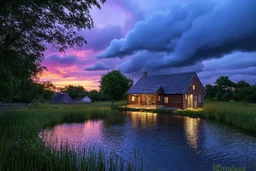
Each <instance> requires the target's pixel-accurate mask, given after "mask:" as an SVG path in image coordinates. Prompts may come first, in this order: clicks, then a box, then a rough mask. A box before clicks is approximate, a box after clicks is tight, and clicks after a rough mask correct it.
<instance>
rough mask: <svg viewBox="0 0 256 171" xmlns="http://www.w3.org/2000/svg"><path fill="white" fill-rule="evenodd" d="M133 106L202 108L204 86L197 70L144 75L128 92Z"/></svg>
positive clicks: (130, 104) (130, 103) (129, 102)
mask: <svg viewBox="0 0 256 171" xmlns="http://www.w3.org/2000/svg"><path fill="white" fill-rule="evenodd" d="M126 94H127V95H128V97H127V105H128V107H131V108H150V109H157V108H176V109H186V108H194V109H197V108H201V107H203V104H204V96H205V91H204V86H203V85H202V83H201V81H200V79H199V78H198V76H197V74H196V73H195V72H191V73H174V74H169V75H147V72H144V75H143V76H142V77H141V78H140V79H139V81H138V82H137V83H136V84H135V85H134V86H133V87H132V88H131V89H130V90H129V91H128V92H127V93H126Z"/></svg>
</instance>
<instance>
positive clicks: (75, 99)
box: [73, 97, 83, 103]
mask: <svg viewBox="0 0 256 171" xmlns="http://www.w3.org/2000/svg"><path fill="white" fill-rule="evenodd" d="M82 100H83V98H81V97H77V98H74V99H73V102H74V103H81V101H82Z"/></svg>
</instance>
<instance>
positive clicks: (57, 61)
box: [43, 54, 78, 67]
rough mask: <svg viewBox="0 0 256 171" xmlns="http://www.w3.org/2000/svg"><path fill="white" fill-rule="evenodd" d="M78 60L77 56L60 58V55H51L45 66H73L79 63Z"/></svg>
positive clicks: (45, 61)
mask: <svg viewBox="0 0 256 171" xmlns="http://www.w3.org/2000/svg"><path fill="white" fill-rule="evenodd" d="M77 60H78V58H77V57H76V56H64V57H60V56H58V55H56V54H55V55H51V56H49V57H47V58H46V59H45V60H44V63H43V64H44V65H46V66H63V67H65V66H72V65H74V64H75V63H76V62H77Z"/></svg>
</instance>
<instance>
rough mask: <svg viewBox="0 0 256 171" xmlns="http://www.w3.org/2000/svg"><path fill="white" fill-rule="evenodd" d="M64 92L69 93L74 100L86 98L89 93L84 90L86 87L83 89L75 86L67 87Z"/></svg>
mask: <svg viewBox="0 0 256 171" xmlns="http://www.w3.org/2000/svg"><path fill="white" fill-rule="evenodd" d="M62 91H63V92H66V93H68V95H69V96H70V97H71V98H72V99H74V98H78V97H84V96H86V94H87V93H88V92H87V91H86V90H85V89H84V87H82V86H73V85H69V86H66V87H65V88H64V89H63V90H62Z"/></svg>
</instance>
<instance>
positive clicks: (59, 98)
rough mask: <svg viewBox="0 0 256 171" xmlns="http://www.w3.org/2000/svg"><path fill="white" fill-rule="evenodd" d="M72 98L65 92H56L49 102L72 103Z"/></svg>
mask: <svg viewBox="0 0 256 171" xmlns="http://www.w3.org/2000/svg"><path fill="white" fill-rule="evenodd" d="M72 102H73V100H72V99H71V98H70V97H69V95H68V94H67V93H56V94H55V96H54V97H53V98H52V100H51V103H72Z"/></svg>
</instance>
